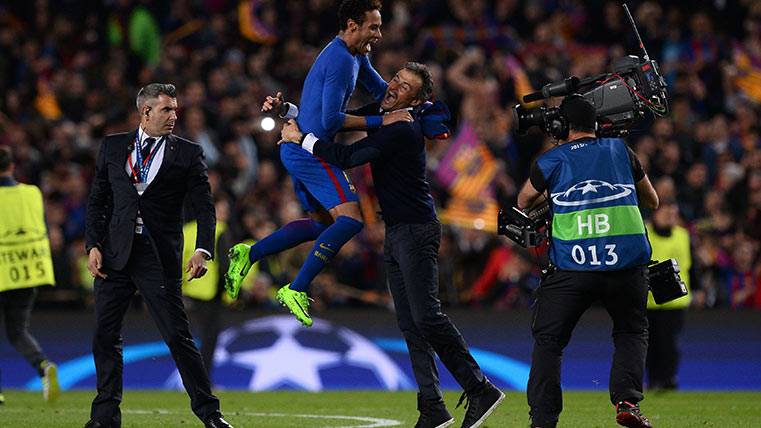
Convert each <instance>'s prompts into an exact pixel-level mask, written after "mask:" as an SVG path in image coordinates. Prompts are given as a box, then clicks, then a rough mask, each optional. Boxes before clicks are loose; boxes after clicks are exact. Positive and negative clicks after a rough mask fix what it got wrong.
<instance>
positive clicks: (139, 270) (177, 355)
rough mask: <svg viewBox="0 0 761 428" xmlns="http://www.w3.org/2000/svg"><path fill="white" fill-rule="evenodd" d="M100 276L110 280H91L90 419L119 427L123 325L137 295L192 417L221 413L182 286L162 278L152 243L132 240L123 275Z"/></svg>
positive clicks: (177, 281) (113, 273)
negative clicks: (93, 388) (93, 387)
mask: <svg viewBox="0 0 761 428" xmlns="http://www.w3.org/2000/svg"><path fill="white" fill-rule="evenodd" d="M104 273H106V274H107V275H108V278H106V279H96V280H95V315H96V318H97V320H96V322H97V324H96V331H95V337H94V339H93V357H94V359H95V369H96V374H97V379H98V395H97V396H96V397H95V400H93V403H92V410H91V413H90V414H91V419H93V420H96V421H98V422H100V423H102V424H105V425H106V426H111V427H119V426H121V411H120V410H119V404H120V403H121V401H122V369H123V360H122V342H123V340H122V335H121V331H122V321H123V320H124V314H125V312H126V311H127V308H128V307H129V303H130V300H131V299H132V296H133V295H134V294H135V291H137V290H140V294H141V295H142V297H143V300H144V301H145V304H146V306H147V307H148V311H149V312H150V314H151V317H152V318H153V320H154V321H155V322H156V325H157V326H158V328H159V331H160V332H161V336H162V337H163V338H164V342H166V344H167V346H168V347H169V351H170V352H171V353H172V358H174V361H175V364H177V369H178V370H179V372H180V377H181V378H182V383H183V385H184V386H185V390H186V391H187V393H188V395H189V396H190V405H191V408H192V409H193V413H195V414H196V416H198V418H199V419H201V420H206V419H207V418H209V417H210V416H212V415H214V414H217V413H219V400H218V399H217V397H215V396H214V395H213V394H212V393H211V382H209V376H208V375H207V373H206V369H205V368H204V365H203V361H202V360H201V354H200V353H199V352H198V349H197V348H196V345H195V343H194V342H193V337H192V336H191V334H190V330H189V325H188V318H187V316H186V314H185V310H184V308H183V305H182V299H181V297H180V287H181V280H180V279H179V278H177V279H167V278H165V277H164V271H163V269H162V267H161V263H160V262H159V258H158V254H157V253H156V250H155V247H154V245H153V244H152V242H151V240H150V239H149V238H147V237H145V236H140V235H136V236H135V241H134V243H133V246H132V253H131V254H130V259H129V261H128V262H127V266H126V267H125V268H124V270H121V271H114V270H110V269H106V271H105V272H104Z"/></svg>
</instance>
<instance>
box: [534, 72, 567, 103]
mask: <svg viewBox="0 0 761 428" xmlns="http://www.w3.org/2000/svg"><path fill="white" fill-rule="evenodd" d="M578 87H579V78H578V77H576V76H571V77H569V78H567V79H565V80H563V81H562V82H554V83H548V84H546V85H544V86H543V87H542V90H541V91H536V92H532V93H530V94H528V95H526V96H525V97H523V102H525V103H530V102H534V101H539V100H541V99H544V98H550V97H562V96H564V95H568V94H570V93H572V92H575V91H576V89H577V88H578Z"/></svg>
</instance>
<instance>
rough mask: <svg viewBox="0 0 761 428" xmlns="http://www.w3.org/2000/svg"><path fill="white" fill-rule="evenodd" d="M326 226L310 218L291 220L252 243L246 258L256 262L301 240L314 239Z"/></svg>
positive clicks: (293, 245) (291, 246) (299, 242)
mask: <svg viewBox="0 0 761 428" xmlns="http://www.w3.org/2000/svg"><path fill="white" fill-rule="evenodd" d="M327 228H328V225H327V224H323V223H320V222H318V221H315V220H312V219H311V218H302V219H299V220H295V221H292V222H290V223H288V224H286V225H285V226H283V227H281V228H280V229H278V230H276V231H275V232H273V233H271V234H270V235H268V236H266V237H264V238H262V240H261V241H259V242H257V243H256V244H254V245H252V246H251V252H250V253H249V254H248V258H249V260H251V263H256V262H258V261H259V260H261V259H263V258H265V257H267V256H269V255H271V254H277V253H279V252H281V251H283V250H287V249H289V248H293V247H295V246H297V245H299V244H301V243H302V242H307V241H314V240H315V239H317V237H318V236H320V233H322V232H323V231H324V230H326V229H327Z"/></svg>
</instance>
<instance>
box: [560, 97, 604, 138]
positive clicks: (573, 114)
mask: <svg viewBox="0 0 761 428" xmlns="http://www.w3.org/2000/svg"><path fill="white" fill-rule="evenodd" d="M560 112H561V113H562V114H563V116H565V118H566V119H567V120H568V125H570V126H571V127H572V128H574V129H579V130H583V131H594V130H595V128H596V126H595V122H596V119H597V111H596V110H595V106H594V104H592V102H591V101H589V100H588V99H586V98H585V97H584V96H583V95H581V94H571V95H568V96H567V97H565V98H564V99H563V102H562V103H560Z"/></svg>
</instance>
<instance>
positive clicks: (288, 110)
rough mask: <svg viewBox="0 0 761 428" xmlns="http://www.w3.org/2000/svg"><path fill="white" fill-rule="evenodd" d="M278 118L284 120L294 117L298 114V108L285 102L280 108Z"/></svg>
mask: <svg viewBox="0 0 761 428" xmlns="http://www.w3.org/2000/svg"><path fill="white" fill-rule="evenodd" d="M279 116H280V118H281V119H285V120H290V119H296V118H297V117H298V116H299V108H298V107H296V106H295V105H294V104H291V103H289V102H285V103H284V104H283V106H282V107H281V108H280V115H279Z"/></svg>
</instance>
